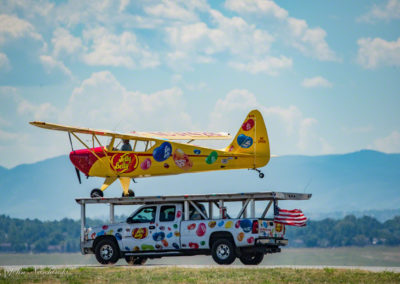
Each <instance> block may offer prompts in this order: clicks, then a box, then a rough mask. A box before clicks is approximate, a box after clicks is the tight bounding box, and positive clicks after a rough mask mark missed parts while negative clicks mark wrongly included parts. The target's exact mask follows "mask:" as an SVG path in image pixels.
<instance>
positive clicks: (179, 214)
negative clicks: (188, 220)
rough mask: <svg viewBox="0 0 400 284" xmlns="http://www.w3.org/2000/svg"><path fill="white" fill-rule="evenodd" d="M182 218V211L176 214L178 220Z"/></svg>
mask: <svg viewBox="0 0 400 284" xmlns="http://www.w3.org/2000/svg"><path fill="white" fill-rule="evenodd" d="M181 216H182V211H180V210H179V211H178V212H176V218H181Z"/></svg>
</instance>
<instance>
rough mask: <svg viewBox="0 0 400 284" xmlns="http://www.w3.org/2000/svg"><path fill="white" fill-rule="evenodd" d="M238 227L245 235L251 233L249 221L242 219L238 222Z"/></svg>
mask: <svg viewBox="0 0 400 284" xmlns="http://www.w3.org/2000/svg"><path fill="white" fill-rule="evenodd" d="M240 227H241V228H242V229H243V231H244V232H245V233H248V232H250V231H251V221H250V220H249V219H244V220H241V221H240Z"/></svg>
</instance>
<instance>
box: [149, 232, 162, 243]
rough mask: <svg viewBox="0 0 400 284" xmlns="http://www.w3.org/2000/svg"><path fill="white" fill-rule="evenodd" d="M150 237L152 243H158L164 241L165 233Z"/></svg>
mask: <svg viewBox="0 0 400 284" xmlns="http://www.w3.org/2000/svg"><path fill="white" fill-rule="evenodd" d="M152 237H153V240H154V241H156V242H159V241H162V240H163V239H165V233H164V232H158V233H154V234H153V236H152Z"/></svg>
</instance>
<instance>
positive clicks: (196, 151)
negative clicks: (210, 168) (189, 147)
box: [193, 149, 201, 155]
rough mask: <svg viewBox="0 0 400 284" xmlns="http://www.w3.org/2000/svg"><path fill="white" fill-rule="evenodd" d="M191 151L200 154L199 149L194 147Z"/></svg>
mask: <svg viewBox="0 0 400 284" xmlns="http://www.w3.org/2000/svg"><path fill="white" fill-rule="evenodd" d="M193 153H195V154H196V155H200V153H201V151H200V150H199V149H194V150H193Z"/></svg>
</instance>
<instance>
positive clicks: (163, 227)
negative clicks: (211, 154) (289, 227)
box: [80, 193, 311, 265]
mask: <svg viewBox="0 0 400 284" xmlns="http://www.w3.org/2000/svg"><path fill="white" fill-rule="evenodd" d="M310 196H311V195H310ZM310 196H309V197H310ZM185 197H186V198H185ZM245 197H246V196H244V197H242V199H243V200H240V201H242V205H243V206H242V209H241V210H240V212H238V214H237V216H236V217H233V216H229V215H228V214H227V212H226V208H225V207H224V206H223V201H224V200H223V199H217V200H218V201H217V202H215V201H214V200H211V201H210V200H209V198H208V197H206V196H203V197H199V196H195V197H193V198H188V196H184V197H183V198H177V197H175V198H162V199H161V200H158V202H154V201H153V200H150V199H151V198H152V197H148V198H144V200H146V199H147V200H148V201H147V202H146V201H143V198H139V197H137V198H136V197H135V198H130V199H129V200H130V202H131V203H132V202H135V201H134V200H135V199H141V201H140V202H142V206H141V207H140V208H138V209H137V210H136V211H134V212H133V213H132V214H131V215H130V216H129V217H128V218H127V219H126V221H124V222H120V223H115V222H110V223H109V224H104V225H102V226H97V227H92V228H86V227H85V226H83V231H82V232H83V238H82V236H81V248H82V253H83V254H87V253H94V254H95V255H96V259H97V260H98V261H99V262H100V263H101V264H114V263H116V262H117V261H118V260H119V259H120V258H125V260H126V261H127V262H128V263H129V264H132V265H140V264H144V263H145V262H146V260H147V259H149V258H150V259H151V258H160V257H166V256H185V255H200V254H203V255H212V257H213V259H214V260H215V261H216V262H217V263H218V264H231V263H232V262H233V261H234V260H235V259H236V258H237V257H238V258H239V259H240V261H241V262H242V263H244V264H259V263H260V262H261V261H262V260H263V258H264V255H265V254H267V253H276V252H280V247H281V246H284V245H286V244H287V243H288V241H287V240H286V239H285V237H284V233H285V226H284V225H283V224H280V223H277V222H275V221H274V219H271V218H266V217H265V216H266V213H267V212H268V209H269V208H270V207H271V206H272V203H274V202H277V201H276V198H275V199H271V200H268V203H267V206H266V208H265V210H264V212H263V214H261V216H259V217H256V215H255V207H254V204H255V198H254V193H253V198H245ZM250 197H252V196H250ZM297 197H299V196H297ZM302 197H303V198H304V196H303V195H302ZM309 197H308V198H309ZM88 200H93V199H88ZM101 200H102V203H104V200H105V198H102V199H101ZM124 200H125V198H121V199H120V200H116V199H113V200H110V202H112V203H111V204H113V205H112V207H113V206H115V205H118V201H120V202H122V203H124V202H125V203H126V202H128V201H127V200H125V201H124ZM99 201H100V200H99ZM137 202H139V200H137ZM207 203H208V209H206V206H204V204H207ZM80 204H81V205H82V204H85V203H83V202H81V203H80ZM249 204H250V206H249V207H251V208H250V216H249V217H248V216H247V207H248V205H249ZM215 208H216V209H217V213H218V214H217V215H218V216H214V212H213V211H214V209H215ZM110 213H111V210H110ZM112 219H114V217H113V216H112ZM111 221H113V220H111Z"/></svg>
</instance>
